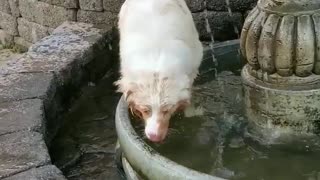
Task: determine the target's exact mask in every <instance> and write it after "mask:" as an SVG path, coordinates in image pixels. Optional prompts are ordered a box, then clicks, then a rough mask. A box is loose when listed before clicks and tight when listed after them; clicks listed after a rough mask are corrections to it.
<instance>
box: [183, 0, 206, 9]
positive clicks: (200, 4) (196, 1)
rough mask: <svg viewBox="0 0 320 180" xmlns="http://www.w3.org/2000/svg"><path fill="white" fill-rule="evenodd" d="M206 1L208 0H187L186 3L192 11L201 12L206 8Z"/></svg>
mask: <svg viewBox="0 0 320 180" xmlns="http://www.w3.org/2000/svg"><path fill="white" fill-rule="evenodd" d="M205 1H206V0H186V3H187V5H188V7H189V9H190V10H191V12H200V11H203V10H204V9H205V8H206V6H205Z"/></svg>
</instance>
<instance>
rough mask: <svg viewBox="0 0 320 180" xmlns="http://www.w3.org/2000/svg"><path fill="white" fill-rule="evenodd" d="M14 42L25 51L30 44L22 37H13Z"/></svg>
mask: <svg viewBox="0 0 320 180" xmlns="http://www.w3.org/2000/svg"><path fill="white" fill-rule="evenodd" d="M13 41H14V44H15V45H17V46H19V47H21V48H22V49H23V50H25V51H27V50H28V48H29V47H30V46H31V45H32V43H31V42H28V41H26V40H25V39H23V38H22V37H14V39H13Z"/></svg>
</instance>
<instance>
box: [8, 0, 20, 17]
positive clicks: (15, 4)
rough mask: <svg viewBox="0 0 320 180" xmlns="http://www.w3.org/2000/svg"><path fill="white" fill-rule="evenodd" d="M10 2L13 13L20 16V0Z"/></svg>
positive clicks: (10, 0)
mask: <svg viewBox="0 0 320 180" xmlns="http://www.w3.org/2000/svg"><path fill="white" fill-rule="evenodd" d="M8 1H9V4H10V9H11V14H12V15H13V16H15V17H20V10H19V0H8Z"/></svg>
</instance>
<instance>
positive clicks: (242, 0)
mask: <svg viewBox="0 0 320 180" xmlns="http://www.w3.org/2000/svg"><path fill="white" fill-rule="evenodd" d="M229 1H230V8H231V10H232V11H234V12H235V11H237V12H239V11H240V12H245V11H247V10H248V9H252V8H253V7H254V6H255V5H256V3H257V0H229ZM207 8H208V10H213V11H228V6H227V3H226V0H212V1H208V2H207Z"/></svg>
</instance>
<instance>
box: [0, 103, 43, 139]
mask: <svg viewBox="0 0 320 180" xmlns="http://www.w3.org/2000/svg"><path fill="white" fill-rule="evenodd" d="M43 117H44V115H43V107H42V101H41V100H39V99H28V100H22V101H13V102H7V103H0V136H1V135H3V134H8V133H13V132H17V131H22V130H36V131H39V132H43V129H42V128H43V124H42V119H43Z"/></svg>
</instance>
